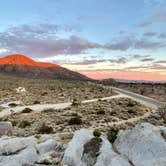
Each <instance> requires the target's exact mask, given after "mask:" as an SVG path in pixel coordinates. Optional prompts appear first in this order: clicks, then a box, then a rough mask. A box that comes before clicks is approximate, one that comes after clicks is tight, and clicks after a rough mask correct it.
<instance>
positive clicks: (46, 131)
mask: <svg viewBox="0 0 166 166" xmlns="http://www.w3.org/2000/svg"><path fill="white" fill-rule="evenodd" d="M52 132H53V128H52V127H51V126H48V125H46V124H45V123H42V125H41V126H40V127H39V129H38V133H40V134H50V133H52Z"/></svg>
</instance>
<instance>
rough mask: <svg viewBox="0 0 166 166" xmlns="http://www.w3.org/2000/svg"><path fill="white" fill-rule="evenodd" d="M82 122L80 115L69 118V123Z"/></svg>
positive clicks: (78, 123)
mask: <svg viewBox="0 0 166 166" xmlns="http://www.w3.org/2000/svg"><path fill="white" fill-rule="evenodd" d="M82 123H83V122H82V119H81V117H80V116H76V117H73V118H71V119H70V120H69V125H81V124H82Z"/></svg>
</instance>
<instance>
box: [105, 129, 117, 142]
mask: <svg viewBox="0 0 166 166" xmlns="http://www.w3.org/2000/svg"><path fill="white" fill-rule="evenodd" d="M118 131H119V130H118V129H110V130H109V131H108V132H107V139H108V140H109V141H110V142H111V143H114V141H115V140H116V138H117V135H118Z"/></svg>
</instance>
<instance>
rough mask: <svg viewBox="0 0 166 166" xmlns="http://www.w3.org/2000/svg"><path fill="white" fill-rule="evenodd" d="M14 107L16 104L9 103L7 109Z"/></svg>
mask: <svg viewBox="0 0 166 166" xmlns="http://www.w3.org/2000/svg"><path fill="white" fill-rule="evenodd" d="M16 106H17V104H16V103H10V104H9V107H16Z"/></svg>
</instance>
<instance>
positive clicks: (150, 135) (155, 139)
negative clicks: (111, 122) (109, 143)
mask: <svg viewBox="0 0 166 166" xmlns="http://www.w3.org/2000/svg"><path fill="white" fill-rule="evenodd" d="M114 148H115V149H116V150H117V151H118V152H119V153H120V154H121V155H122V156H126V157H127V158H128V160H129V161H131V162H132V164H133V165H134V166H166V141H165V139H164V137H163V136H162V135H161V130H160V127H156V126H153V125H151V124H149V123H142V124H138V125H137V126H136V127H135V128H133V129H130V130H125V131H120V133H119V134H118V137H117V139H116V141H115V143H114Z"/></svg>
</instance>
